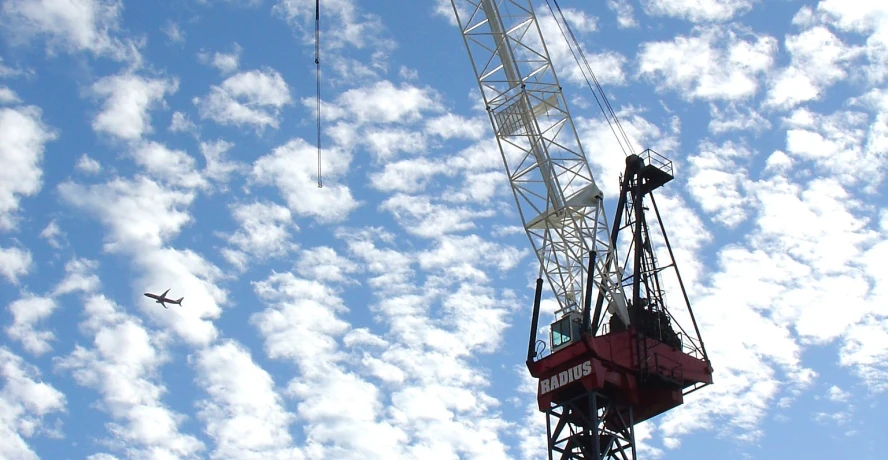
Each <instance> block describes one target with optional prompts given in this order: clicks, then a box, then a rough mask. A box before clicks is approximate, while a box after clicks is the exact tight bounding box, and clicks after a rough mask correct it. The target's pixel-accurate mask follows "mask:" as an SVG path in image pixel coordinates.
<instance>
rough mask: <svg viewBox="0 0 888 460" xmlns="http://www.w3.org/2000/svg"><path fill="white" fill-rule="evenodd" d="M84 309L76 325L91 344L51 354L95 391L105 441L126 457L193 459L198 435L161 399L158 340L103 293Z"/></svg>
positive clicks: (163, 358) (198, 444)
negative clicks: (59, 354)
mask: <svg viewBox="0 0 888 460" xmlns="http://www.w3.org/2000/svg"><path fill="white" fill-rule="evenodd" d="M84 308H85V313H86V315H87V319H86V320H85V321H84V322H83V323H81V329H82V330H83V331H84V333H88V334H89V337H90V338H91V339H92V347H90V348H86V347H83V346H80V345H76V346H75V348H74V350H73V351H72V352H71V353H70V354H69V355H67V356H64V357H60V358H56V366H57V367H58V368H60V369H64V370H68V371H70V372H71V374H72V375H73V377H74V380H75V381H76V382H77V383H78V384H80V385H82V386H85V387H88V388H93V389H95V390H96V391H98V392H99V393H100V394H101V397H102V399H101V402H100V403H99V407H100V408H101V409H102V410H104V411H105V412H106V413H107V414H108V416H109V417H110V418H111V422H110V423H108V424H107V429H108V431H109V433H108V435H109V436H110V439H107V440H105V441H106V442H107V443H108V445H109V446H111V447H112V448H114V449H115V450H119V451H120V452H121V454H122V455H123V456H125V457H130V458H133V457H140V458H142V457H147V456H159V457H165V458H193V457H194V456H195V455H196V454H197V453H199V452H201V451H202V450H203V449H204V445H203V443H202V442H201V441H200V440H198V439H197V438H195V437H194V436H192V435H189V434H184V433H181V432H180V431H179V426H180V425H181V424H182V422H183V421H184V420H185V417H184V416H183V415H182V414H179V413H176V412H174V411H172V410H170V409H169V408H168V407H166V406H165V405H164V404H163V402H162V401H161V397H162V395H163V394H164V393H165V392H166V389H165V388H164V387H163V385H162V384H161V383H160V382H159V379H160V375H159V367H160V366H161V365H162V364H163V363H165V362H166V361H168V359H169V358H168V357H167V356H166V355H165V353H164V352H163V351H162V346H163V344H162V343H161V339H160V338H159V337H158V336H156V335H154V334H152V333H150V332H149V331H148V330H146V329H145V328H144V327H143V326H142V324H141V322H140V321H139V320H138V318H135V317H133V316H130V315H128V314H127V313H125V312H122V311H121V309H120V308H119V307H118V306H117V305H115V304H114V303H113V302H111V301H109V300H107V299H105V298H104V297H103V296H93V297H91V298H89V300H87V302H86V304H85V305H84Z"/></svg>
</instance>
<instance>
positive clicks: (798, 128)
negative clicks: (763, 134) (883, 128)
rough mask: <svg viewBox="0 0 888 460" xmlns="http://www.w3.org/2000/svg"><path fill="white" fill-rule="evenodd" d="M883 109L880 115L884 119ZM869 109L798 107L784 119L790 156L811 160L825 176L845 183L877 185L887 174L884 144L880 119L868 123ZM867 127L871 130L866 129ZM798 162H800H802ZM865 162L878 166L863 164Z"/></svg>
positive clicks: (816, 168)
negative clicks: (820, 110) (826, 111)
mask: <svg viewBox="0 0 888 460" xmlns="http://www.w3.org/2000/svg"><path fill="white" fill-rule="evenodd" d="M884 113H888V111H885V112H883V114H880V115H878V116H877V117H881V118H882V119H883V120H884V119H885V118H886V116H885V115H884ZM869 121H870V120H869V117H868V116H867V114H866V113H863V112H858V111H853V110H841V111H838V112H835V113H833V114H829V115H824V114H820V113H817V112H812V111H810V110H808V109H797V110H795V111H793V112H792V114H790V116H789V117H787V118H785V119H784V126H785V127H786V149H785V150H786V153H787V154H789V155H790V156H791V157H793V158H796V159H799V160H803V161H806V162H811V163H809V164H813V165H814V166H815V171H816V172H817V173H818V174H819V175H821V176H824V177H834V178H836V179H838V180H839V181H841V182H842V184H845V185H855V184H862V185H864V186H870V187H872V186H875V185H876V184H878V183H880V181H881V179H882V178H883V177H884V174H885V173H884V171H883V168H881V167H879V165H883V164H885V162H886V161H888V158H886V157H885V154H884V150H882V149H881V147H882V146H883V145H886V144H884V143H883V144H880V142H884V141H881V140H880V138H881V137H882V136H884V134H882V133H880V132H879V131H878V129H879V126H880V125H879V119H878V118H877V119H876V120H873V121H874V123H872V125H868V122H869ZM867 128H870V129H872V131H869V132H868V131H867ZM802 164H804V163H802V162H799V163H798V164H797V166H801V165H802ZM862 164H870V165H873V166H876V167H874V168H861V167H860V165H862Z"/></svg>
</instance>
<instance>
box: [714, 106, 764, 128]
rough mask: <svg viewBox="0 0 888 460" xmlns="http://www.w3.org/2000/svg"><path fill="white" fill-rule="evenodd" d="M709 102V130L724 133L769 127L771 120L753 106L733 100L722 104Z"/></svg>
mask: <svg viewBox="0 0 888 460" xmlns="http://www.w3.org/2000/svg"><path fill="white" fill-rule="evenodd" d="M720 105H721V104H718V103H715V102H712V103H710V104H709V116H710V119H709V132H711V133H712V134H716V135H718V134H724V133H727V132H730V131H752V132H754V133H759V132H762V131H765V130H768V129H771V122H770V121H768V120H767V119H766V118H765V117H763V116H762V115H761V114H760V113H758V112H757V111H756V110H755V109H754V108H752V107H748V106H745V105H744V104H741V103H737V102H734V101H731V102H728V103H727V104H724V107H720Z"/></svg>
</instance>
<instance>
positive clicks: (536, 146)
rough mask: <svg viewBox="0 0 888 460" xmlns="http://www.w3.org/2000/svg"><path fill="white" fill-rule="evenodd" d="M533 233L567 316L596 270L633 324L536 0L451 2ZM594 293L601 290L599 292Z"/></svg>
mask: <svg viewBox="0 0 888 460" xmlns="http://www.w3.org/2000/svg"><path fill="white" fill-rule="evenodd" d="M451 3H452V5H453V10H454V13H455V14H456V18H457V22H458V23H459V27H460V30H461V31H462V35H463V38H464V40H465V44H466V48H467V50H468V52H469V57H470V58H471V61H472V66H473V68H474V70H475V76H476V77H477V79H478V85H479V87H480V89H481V94H482V97H483V98H484V103H485V106H486V108H487V112H488V114H489V115H490V122H491V124H492V125H493V129H494V132H495V134H496V139H497V143H498V145H499V148H500V153H501V155H502V158H503V163H504V165H505V167H506V172H507V174H508V175H509V181H510V183H511V185H512V191H513V193H514V196H515V201H516V202H517V204H518V211H519V213H520V214H521V219H522V221H523V222H524V228H525V230H526V231H527V236H528V237H529V238H530V242H531V245H532V246H533V249H534V252H535V253H536V254H537V257H538V258H539V261H540V264H541V266H542V268H543V271H544V272H545V274H546V277H547V278H548V280H549V284H550V286H551V287H552V291H553V292H554V294H555V297H556V298H557V299H558V303H559V305H560V310H559V311H558V312H557V313H559V314H560V315H563V314H566V313H568V312H571V311H582V309H583V308H585V307H587V306H585V305H583V302H584V298H585V296H584V291H585V284H586V279H587V276H586V272H587V267H588V260H589V256H590V254H591V253H592V251H595V253H596V254H597V257H596V263H595V266H596V267H595V273H594V276H593V282H594V284H595V287H596V288H598V289H599V290H601V291H602V292H604V295H605V298H606V300H607V305H608V310H609V311H610V313H612V314H617V315H619V317H620V319H622V320H623V322H624V323H625V324H629V315H628V313H627V309H626V300H625V298H626V297H625V295H624V293H623V291H622V287H621V282H620V278H621V273H620V269H619V267H618V266H617V263H616V261H615V258H614V252H613V250H612V246H611V244H610V231H609V229H608V223H607V218H606V216H605V212H604V206H603V197H602V194H601V190H600V189H599V188H598V186H596V185H595V179H594V178H593V177H592V171H591V170H590V169H589V164H588V162H587V161H586V157H585V154H584V153H583V148H582V145H581V144H580V141H579V136H578V135H577V132H576V128H575V127H574V124H573V121H572V120H571V118H570V112H569V111H568V108H567V104H566V102H565V99H564V95H563V94H562V92H561V86H560V85H559V83H558V78H557V76H556V75H555V69H554V68H553V66H552V62H551V60H550V59H549V53H548V51H547V50H546V45H545V43H544V41H543V38H542V34H541V32H540V28H539V24H538V23H537V20H536V16H535V14H534V11H533V7H532V6H531V4H530V2H529V1H528V0H451ZM593 298H594V297H593Z"/></svg>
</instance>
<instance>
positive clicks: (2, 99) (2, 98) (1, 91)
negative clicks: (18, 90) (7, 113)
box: [0, 86, 21, 104]
mask: <svg viewBox="0 0 888 460" xmlns="http://www.w3.org/2000/svg"><path fill="white" fill-rule="evenodd" d="M18 102H21V99H19V97H18V94H15V91H13V90H11V89H9V88H8V87H6V86H0V104H15V103H18Z"/></svg>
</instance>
